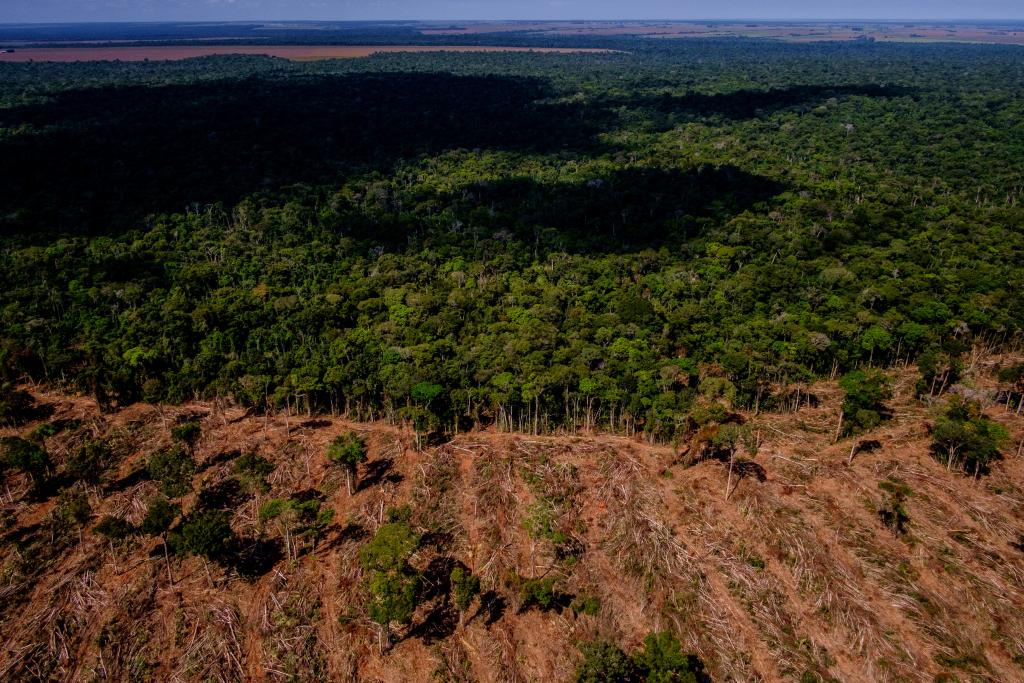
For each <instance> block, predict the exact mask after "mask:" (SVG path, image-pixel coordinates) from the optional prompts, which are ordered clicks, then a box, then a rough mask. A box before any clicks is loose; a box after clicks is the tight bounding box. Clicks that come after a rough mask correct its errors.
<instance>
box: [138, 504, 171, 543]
mask: <svg viewBox="0 0 1024 683" xmlns="http://www.w3.org/2000/svg"><path fill="white" fill-rule="evenodd" d="M179 514H181V506H179V505H178V504H177V503H172V502H171V501H169V500H167V499H166V498H163V497H162V496H157V497H156V498H153V499H152V500H151V501H149V506H148V507H147V508H146V516H145V517H143V519H142V523H141V524H140V525H139V530H140V531H141V532H142V533H144V534H146V535H147V536H162V535H164V534H166V533H167V531H168V530H169V529H170V528H171V525H172V524H174V520H175V519H177V517H178V515H179Z"/></svg>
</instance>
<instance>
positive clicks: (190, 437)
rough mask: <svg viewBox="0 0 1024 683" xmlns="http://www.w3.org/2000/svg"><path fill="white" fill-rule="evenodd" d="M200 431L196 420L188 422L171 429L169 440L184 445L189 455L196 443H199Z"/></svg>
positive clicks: (200, 428) (201, 429)
mask: <svg viewBox="0 0 1024 683" xmlns="http://www.w3.org/2000/svg"><path fill="white" fill-rule="evenodd" d="M202 431H203V428H202V427H201V426H200V425H199V422H198V421H197V420H189V421H188V422H182V423H181V424H180V425H175V426H174V427H171V438H172V439H174V440H175V441H177V442H179V443H183V444H185V447H186V448H188V451H189V453H192V452H193V451H194V449H195V447H196V443H198V441H199V437H200V435H201V434H202Z"/></svg>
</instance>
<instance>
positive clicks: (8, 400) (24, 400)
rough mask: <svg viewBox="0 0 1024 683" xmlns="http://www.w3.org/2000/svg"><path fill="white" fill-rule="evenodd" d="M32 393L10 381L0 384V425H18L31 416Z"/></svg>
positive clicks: (0, 355)
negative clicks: (18, 387)
mask: <svg viewBox="0 0 1024 683" xmlns="http://www.w3.org/2000/svg"><path fill="white" fill-rule="evenodd" d="M0 357H2V352H0ZM34 404H35V401H34V400H33V398H32V395H31V394H30V393H28V392H27V391H24V390H22V389H17V388H16V387H15V386H14V385H13V384H11V383H10V382H3V384H2V385H0V425H5V426H11V425H18V424H21V423H23V422H25V421H27V420H30V419H32V417H33V406H34Z"/></svg>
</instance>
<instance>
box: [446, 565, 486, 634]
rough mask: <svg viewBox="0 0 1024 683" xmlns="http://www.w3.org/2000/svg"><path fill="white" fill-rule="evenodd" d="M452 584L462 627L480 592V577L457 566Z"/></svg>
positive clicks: (453, 572) (451, 577) (453, 570)
mask: <svg viewBox="0 0 1024 683" xmlns="http://www.w3.org/2000/svg"><path fill="white" fill-rule="evenodd" d="M449 578H450V579H451V582H452V597H453V598H454V601H455V608H456V609H457V610H459V625H460V626H461V625H462V624H463V623H464V621H465V617H466V612H467V611H469V607H470V605H472V604H473V599H474V598H476V596H477V594H478V593H479V592H480V577H478V576H476V575H475V574H473V572H471V571H469V570H468V569H464V568H463V567H461V566H458V565H456V567H455V568H454V569H452V573H451V575H450V577H449Z"/></svg>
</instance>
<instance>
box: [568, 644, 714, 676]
mask: <svg viewBox="0 0 1024 683" xmlns="http://www.w3.org/2000/svg"><path fill="white" fill-rule="evenodd" d="M580 650H581V651H582V652H583V662H582V663H581V664H580V666H579V668H578V669H577V670H576V681H577V683H598V682H601V683H609V682H614V683H633V682H636V683H639V682H641V681H643V682H645V683H699V682H701V681H706V680H708V678H707V673H706V672H705V669H704V664H703V663H702V662H701V661H700V659H699V658H698V657H696V656H695V655H686V654H683V651H682V647H681V646H680V644H679V639H678V638H676V636H675V635H674V634H672V633H668V632H662V633H652V634H650V635H648V636H647V637H646V638H645V639H644V647H643V649H642V650H641V651H639V652H637V653H636V654H634V655H633V656H629V655H627V654H626V653H625V652H623V651H622V649H621V648H619V647H617V646H616V645H614V644H612V643H609V642H606V641H597V642H594V643H585V644H583V645H582V646H580Z"/></svg>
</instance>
